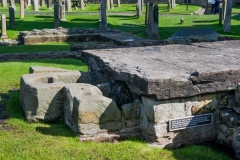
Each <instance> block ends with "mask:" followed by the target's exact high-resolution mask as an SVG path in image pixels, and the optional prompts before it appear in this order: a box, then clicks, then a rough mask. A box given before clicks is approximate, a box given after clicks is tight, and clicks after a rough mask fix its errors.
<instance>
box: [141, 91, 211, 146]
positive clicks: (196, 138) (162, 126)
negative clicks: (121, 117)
mask: <svg viewBox="0 0 240 160" xmlns="http://www.w3.org/2000/svg"><path fill="white" fill-rule="evenodd" d="M215 98H216V96H214V95H205V96H202V97H192V98H186V99H184V100H183V99H173V100H166V101H155V100H153V99H150V98H147V97H142V101H143V106H142V108H141V118H140V128H141V131H142V134H143V136H144V137H145V138H146V139H147V140H148V141H157V142H158V144H159V145H161V146H162V147H171V148H172V147H179V146H182V145H186V144H192V143H202V142H204V141H209V140H215V139H216V125H215V124H212V125H210V126H204V127H196V128H194V129H192V128H188V129H184V130H179V131H174V132H170V131H169V129H168V122H169V120H170V119H177V118H183V117H187V116H192V115H196V114H204V113H211V112H213V111H214V110H215V108H216V107H213V108H209V105H210V104H209V103H210V102H213V101H214V99H215ZM206 102H208V103H206ZM203 104H204V105H203ZM196 106H199V108H200V107H201V109H200V110H199V112H194V110H193V108H194V107H196ZM210 106H213V105H210ZM209 130H211V132H209ZM187 137H188V138H187Z"/></svg>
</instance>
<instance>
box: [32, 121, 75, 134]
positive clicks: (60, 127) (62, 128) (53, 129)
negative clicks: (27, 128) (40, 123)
mask: <svg viewBox="0 0 240 160" xmlns="http://www.w3.org/2000/svg"><path fill="white" fill-rule="evenodd" d="M36 131H38V132H39V133H41V134H45V135H52V136H61V137H76V135H75V134H74V133H73V132H72V131H71V130H70V129H69V128H68V127H67V126H66V125H65V124H64V123H63V122H62V123H56V124H51V125H50V127H36Z"/></svg>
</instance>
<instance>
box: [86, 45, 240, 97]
mask: <svg viewBox="0 0 240 160" xmlns="http://www.w3.org/2000/svg"><path fill="white" fill-rule="evenodd" d="M238 51H240V47H239V41H228V42H225V41H221V42H215V43H214V42H212V43H210V42H209V43H194V44H193V45H191V46H189V45H165V46H154V47H142V48H140V47H139V48H137V47H135V48H118V49H116V48H115V49H106V50H104V49H102V50H85V51H83V52H82V56H83V57H85V58H86V59H84V61H85V62H86V63H87V64H88V65H89V69H90V70H91V71H97V72H101V73H104V74H106V75H109V77H110V78H111V79H112V80H113V81H122V82H124V83H125V84H126V85H127V87H128V88H129V90H130V91H131V92H133V93H136V94H137V95H149V96H153V97H155V98H156V99H158V100H162V99H172V98H178V97H190V96H194V95H200V94H203V93H214V92H218V91H231V90H234V89H235V88H236V86H237V84H238V83H239V80H240V68H239V63H240V60H239V58H238V57H239V55H238V54H237V52H238ZM128 53H131V54H128ZM182 55H185V56H184V57H183V56H182ZM90 59H91V61H90ZM93 61H94V62H95V63H91V62H93ZM212 62H214V63H212ZM93 65H94V66H93ZM196 71H197V72H198V73H199V75H198V76H191V75H192V73H194V72H196Z"/></svg>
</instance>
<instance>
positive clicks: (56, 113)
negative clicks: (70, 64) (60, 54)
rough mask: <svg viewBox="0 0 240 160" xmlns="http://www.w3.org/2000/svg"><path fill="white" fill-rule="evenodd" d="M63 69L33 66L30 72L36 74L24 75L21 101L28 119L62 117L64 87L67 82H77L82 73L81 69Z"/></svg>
mask: <svg viewBox="0 0 240 160" xmlns="http://www.w3.org/2000/svg"><path fill="white" fill-rule="evenodd" d="M56 71H57V72H56ZM63 71H64V70H62V72H60V69H55V71H54V70H52V71H51V69H50V68H44V67H43V68H42V69H41V67H35V68H34V67H31V69H30V72H31V73H35V74H27V75H23V76H22V78H21V84H20V101H21V106H22V108H23V111H24V113H25V115H26V118H27V120H28V121H57V120H59V119H60V118H61V117H62V115H63V92H62V88H63V87H64V85H65V83H76V82H77V81H78V79H79V78H80V75H81V73H80V72H79V71H68V72H67V71H66V70H65V71H64V72H63ZM37 72H38V73H37ZM46 72H47V73H46Z"/></svg>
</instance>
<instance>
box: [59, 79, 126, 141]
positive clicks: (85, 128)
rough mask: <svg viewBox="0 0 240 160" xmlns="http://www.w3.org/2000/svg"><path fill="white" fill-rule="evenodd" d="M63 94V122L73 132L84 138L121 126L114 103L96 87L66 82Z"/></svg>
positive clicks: (115, 129) (114, 129) (119, 113)
mask: <svg viewBox="0 0 240 160" xmlns="http://www.w3.org/2000/svg"><path fill="white" fill-rule="evenodd" d="M64 95H65V96H64V98H65V100H64V112H65V122H66V124H67V125H68V126H69V127H70V128H71V130H73V131H74V132H75V133H77V134H80V135H85V138H86V135H89V136H95V135H97V134H100V133H107V132H111V131H119V130H120V129H121V128H122V122H121V112H120V110H119V109H118V107H117V105H116V103H115V102H114V101H113V100H112V99H109V98H107V97H104V96H102V93H101V91H100V90H99V89H98V88H97V87H95V86H92V85H89V84H83V83H79V84H68V85H66V86H65V87H64ZM80 139H81V138H80Z"/></svg>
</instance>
